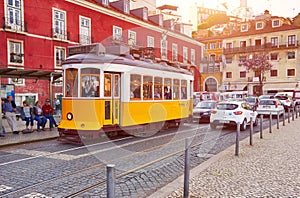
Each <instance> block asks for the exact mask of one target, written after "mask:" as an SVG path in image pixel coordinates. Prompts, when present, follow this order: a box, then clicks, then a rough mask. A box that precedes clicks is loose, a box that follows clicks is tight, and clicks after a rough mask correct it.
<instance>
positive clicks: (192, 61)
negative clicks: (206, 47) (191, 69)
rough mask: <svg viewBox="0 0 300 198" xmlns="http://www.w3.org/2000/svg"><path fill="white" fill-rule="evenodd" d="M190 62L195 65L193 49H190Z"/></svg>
mask: <svg viewBox="0 0 300 198" xmlns="http://www.w3.org/2000/svg"><path fill="white" fill-rule="evenodd" d="M191 64H192V65H196V53H195V50H194V49H191Z"/></svg>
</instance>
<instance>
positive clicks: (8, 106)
mask: <svg viewBox="0 0 300 198" xmlns="http://www.w3.org/2000/svg"><path fill="white" fill-rule="evenodd" d="M16 108H17V106H16V103H15V102H14V100H13V98H12V96H11V95H8V96H7V98H6V100H5V101H4V103H3V107H2V111H3V113H4V116H5V118H6V120H7V122H8V125H9V126H10V128H11V130H12V132H13V134H19V131H18V129H17V120H16Z"/></svg>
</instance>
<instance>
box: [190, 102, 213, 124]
mask: <svg viewBox="0 0 300 198" xmlns="http://www.w3.org/2000/svg"><path fill="white" fill-rule="evenodd" d="M216 104H217V101H215V100H208V101H202V102H199V103H198V104H197V105H196V106H195V107H194V109H193V120H194V121H197V122H209V121H210V114H211V110H212V109H214V108H215V107H216Z"/></svg>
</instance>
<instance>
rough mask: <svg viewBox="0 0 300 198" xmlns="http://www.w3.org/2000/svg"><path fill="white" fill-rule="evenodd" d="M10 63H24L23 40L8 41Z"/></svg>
mask: <svg viewBox="0 0 300 198" xmlns="http://www.w3.org/2000/svg"><path fill="white" fill-rule="evenodd" d="M8 45H9V47H8V55H9V59H8V63H13V64H23V62H24V60H23V56H24V54H23V42H22V41H8Z"/></svg>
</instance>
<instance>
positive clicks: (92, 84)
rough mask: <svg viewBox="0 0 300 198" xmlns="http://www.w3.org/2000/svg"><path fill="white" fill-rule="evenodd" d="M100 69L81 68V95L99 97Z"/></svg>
mask: <svg viewBox="0 0 300 198" xmlns="http://www.w3.org/2000/svg"><path fill="white" fill-rule="evenodd" d="M99 73H100V70H99V69H95V68H84V69H82V70H81V97H99V84H100V81H99Z"/></svg>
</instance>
